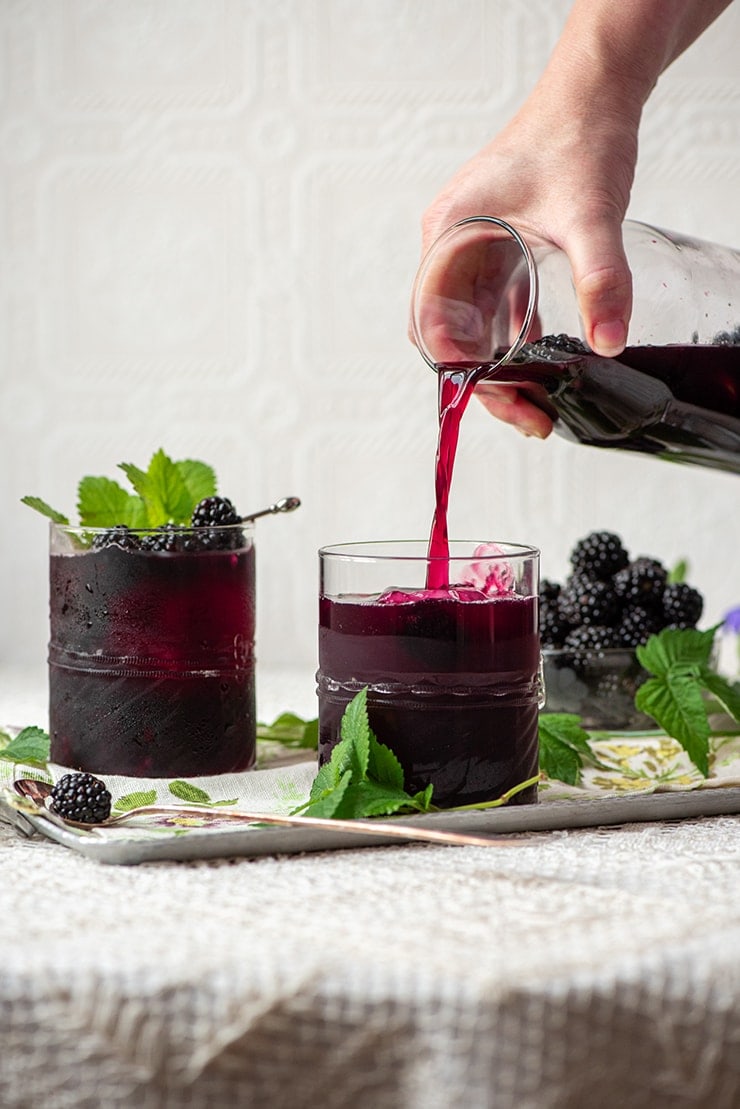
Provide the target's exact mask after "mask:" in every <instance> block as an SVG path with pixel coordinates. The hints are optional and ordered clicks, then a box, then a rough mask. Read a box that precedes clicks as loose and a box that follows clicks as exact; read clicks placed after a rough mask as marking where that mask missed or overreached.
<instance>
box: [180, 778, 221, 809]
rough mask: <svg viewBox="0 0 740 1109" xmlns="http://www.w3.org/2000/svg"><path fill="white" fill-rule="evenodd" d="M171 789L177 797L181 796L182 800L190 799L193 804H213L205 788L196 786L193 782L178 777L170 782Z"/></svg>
mask: <svg viewBox="0 0 740 1109" xmlns="http://www.w3.org/2000/svg"><path fill="white" fill-rule="evenodd" d="M169 791H170V793H173V794H174V795H175V797H179V798H180V800H181V801H190V802H191V804H193V805H211V804H213V802H212V801H211V798H210V797H209V795H208V794H207V793H206V791H205V790H204V789H200V788H199V787H198V786H194V785H193V784H192V783H191V782H184V781H183V780H182V779H181V778H178V779H177V780H176V781H174V782H170V784H169Z"/></svg>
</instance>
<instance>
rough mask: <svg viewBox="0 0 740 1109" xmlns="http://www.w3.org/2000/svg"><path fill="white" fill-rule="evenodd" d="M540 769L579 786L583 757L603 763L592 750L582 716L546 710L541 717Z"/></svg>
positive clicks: (597, 763)
mask: <svg viewBox="0 0 740 1109" xmlns="http://www.w3.org/2000/svg"><path fill="white" fill-rule="evenodd" d="M539 739H540V770H542V772H543V773H544V774H546V775H547V777H548V778H557V779H559V781H561V782H567V783H568V785H572V786H576V785H578V784H579V782H580V780H581V770H582V769H583V760H584V759H587V760H588V761H589V762H591V763H594V765H596V766H600V765H601V763H600V762H599V760H598V759H597V758H596V756H595V755H594V753H593V751H592V750H591V744H590V742H589V737H588V732H586V731H585V730H584V729H583V728H582V727H581V720H580V717H579V716H576V715H574V714H573V713H569V712H543V713H540V718H539Z"/></svg>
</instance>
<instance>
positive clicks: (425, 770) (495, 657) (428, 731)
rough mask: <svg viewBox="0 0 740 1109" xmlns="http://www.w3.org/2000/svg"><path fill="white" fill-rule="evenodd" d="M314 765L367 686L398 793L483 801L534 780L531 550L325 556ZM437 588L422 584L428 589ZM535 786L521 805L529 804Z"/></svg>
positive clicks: (397, 548) (538, 688) (334, 552)
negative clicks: (400, 780) (400, 775)
mask: <svg viewBox="0 0 740 1109" xmlns="http://www.w3.org/2000/svg"><path fill="white" fill-rule="evenodd" d="M319 563H320V595H319V671H318V675H317V681H318V695H319V760H320V762H325V761H326V760H327V759H328V758H329V757H330V754H331V750H332V748H333V747H334V745H335V744H336V743H337V742H338V740H339V738H340V727H341V719H342V715H343V713H344V710H345V708H346V706H347V704H348V703H349V702H350V701H351V700H352V698H353V697H354V696H355V695H356V694H357V693H358V691H359V690H361V689H362V688H363V687H365V686H366V687H367V689H368V694H367V706H368V716H369V720H370V726H371V728H372V729H373V731H374V732H375V734H376V736H377V737H378V739H379V740H380V742H381V743H384V744H386V745H387V746H388V747H390V748H391V749H392V750H393V751H394V752H395V754H396V756H397V757H398V759H399V761H400V763H401V765H402V767H403V770H404V776H405V785H406V789H407V790H408V791H409V792H411V793H415V792H417V791H419V790H421V789H424V788H425V787H426V786H427V785H428V784H429V783H430V782H431V783H432V784H433V786H434V792H433V797H432V800H433V803H434V804H436V805H439V806H440V807H450V806H453V805H462V804H475V803H480V802H481V801H490V800H493V799H495V798H496V797H499V796H500V795H501V794H502V793H504V792H505V791H507V790H509V789H511V788H512V787H514V786H516V785H519V784H520V783H521V782H523V781H526V780H527V779H529V778H531V777H533V776H535V775H536V774H537V770H538V743H537V714H538V708H539V705H540V703H541V698H542V682H541V671H540V646H539V635H538V587H539V586H538V576H539V552H538V551H537V550H536V549H535V548H533V547H525V546H521V545H517V544H512V543H497V544H490V543H486V544H481V543H475V542H465V541H451V542H450V544H449V557H446V556H440V557H430V555H429V553H428V550H427V544H426V543H424V542H421V541H405V540H402V541H391V542H377V543H347V544H339V545H335V546H329V547H324V548H322V549H321V550H320V551H319ZM442 580H444V581H445V582H446V583H448V584H446V585H445V586H443V587H439V588H429V587H428V584H427V583H428V582H429V581H435V582H439V581H442ZM536 798H537V789H536V786H530V787H528V788H527V789H526V790H524V791H522V792H521V793H519V794H516V795H515V797H514V799H513V800H514V801H515V802H517V803H522V802H531V801H535V800H536Z"/></svg>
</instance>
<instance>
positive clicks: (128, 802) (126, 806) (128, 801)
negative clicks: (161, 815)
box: [113, 789, 157, 813]
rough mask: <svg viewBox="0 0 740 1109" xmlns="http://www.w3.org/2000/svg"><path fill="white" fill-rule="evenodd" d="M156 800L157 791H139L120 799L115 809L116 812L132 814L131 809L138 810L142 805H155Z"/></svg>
mask: <svg viewBox="0 0 740 1109" xmlns="http://www.w3.org/2000/svg"><path fill="white" fill-rule="evenodd" d="M156 800H157V791H156V789H146V790H137V791H135V792H134V793H126V794H124V795H123V797H119V798H118V800H117V801H116V803H115V805H114V806H113V809H114V811H115V812H121V813H124V812H131V809H138V808H140V807H141V806H142V805H153V804H154V802H155V801H156Z"/></svg>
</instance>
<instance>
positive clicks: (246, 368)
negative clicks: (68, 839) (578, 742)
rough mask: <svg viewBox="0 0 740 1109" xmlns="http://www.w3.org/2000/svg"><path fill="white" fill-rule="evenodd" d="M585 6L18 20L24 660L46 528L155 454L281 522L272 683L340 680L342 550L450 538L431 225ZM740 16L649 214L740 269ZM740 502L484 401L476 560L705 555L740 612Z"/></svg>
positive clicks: (63, 7) (265, 576)
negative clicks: (520, 552) (288, 675)
mask: <svg viewBox="0 0 740 1109" xmlns="http://www.w3.org/2000/svg"><path fill="white" fill-rule="evenodd" d="M568 7H569V4H568V2H567V0H527V3H516V2H515V0H501V2H497V0H456V2H455V3H451V2H450V0H156V2H155V0H119V2H117V3H111V2H110V0H0V374H1V377H0V388H1V390H2V404H1V405H0V444H1V447H0V449H1V450H2V466H1V467H0V497H1V498H2V507H3V526H2V529H1V530H0V544H1V546H0V552H1V557H2V572H1V573H0V620H1V621H2V636H1V637H0V662H8V663H28V664H41V665H43V661H44V659H45V651H46V641H47V634H48V632H47V554H46V544H47V538H46V526H45V523H44V521H43V520H42V519H41V518H40V517H37V516H36V515H35V514H34V513H32V512H31V511H30V510H29V509H27V508H25V507H23V506H22V505H20V504H19V498H20V497H21V496H22V495H23V494H24V493H36V494H38V495H41V496H43V497H44V498H45V499H47V500H48V501H50V502H51V503H52V504H54V505H55V506H57V507H59V508H60V509H62V510H65V511H67V512H68V513H69V514H72V515H73V514H74V512H75V492H76V483H77V480H78V478H79V477H80V476H82V474H84V473H92V474H106V475H108V476H116V464H117V463H118V462H121V461H133V462H135V463H137V464H139V465H146V463H147V461H148V459H149V457H150V455H151V454H152V452H153V451H154V450H156V449H157V448H158V447H159V446H164V448H165V449H166V450H167V451H168V452H169V453H170V454H172V455H173V456H174V457H176V458H182V457H196V458H203V459H205V460H206V461H209V462H211V463H212V464H213V465H214V466H215V467H216V469H217V471H218V473H219V475H220V479H221V481H220V485H221V491H222V492H223V493H224V494H226V495H230V496H231V497H232V499H233V500H234V501H235V502H236V503H237V505H238V507H239V508H240V509H241V510H242V511H244V512H247V511H252V510H256V509H258V508H260V507H262V506H263V505H267V504H269V503H271V502H272V501H274V500H276V499H277V498H279V497H282V496H284V495H286V494H296V495H298V496H300V497H301V498H302V500H303V506H302V507H301V509H299V511H298V512H297V513H296V514H295V515H293V516H289V517H281V518H271V519H267V520H264V521H261V522H260V524H259V526H258V551H259V561H258V573H259V593H258V616H259V618H258V644H257V654H258V659H259V662H260V664H261V665H270V666H277V665H284V666H305V667H313V666H314V664H315V656H316V633H315V624H316V585H317V556H316V550H317V548H318V547H319V546H320V545H321V544H323V543H331V542H339V541H342V540H350V539H368V538H369V539H372V538H401V537H406V538H408V537H415V538H418V537H423V536H425V535H426V533H427V531H428V526H429V521H430V517H431V510H432V497H433V453H434V446H435V435H436V427H435V403H436V395H435V380H434V377H433V375H432V374H431V372H430V371H429V370H428V369H427V368H426V366H425V365H424V363H423V362H422V360H421V358H420V356H418V355H417V354H416V352H415V351H414V349H413V348H412V347H411V346H410V344H409V343H408V341H407V338H406V321H407V306H408V297H409V289H410V285H411V280H412V278H413V274H414V271H415V269H416V264H417V261H418V251H419V241H420V236H419V222H420V218H421V214H422V212H423V210H424V208H425V206H426V205H427V204H428V203H429V201H430V200H431V199H432V198H433V197H434V195H435V194H436V192H437V191H438V189H439V188H440V187H441V186H442V185H443V184H444V183H445V182H446V180H447V179H448V177H449V176H450V175H451V174H452V172H453V171H454V170H455V169H456V168H457V167H458V165H459V164H460V163H461V162H463V161H464V160H465V159H467V158H468V157H469V156H470V155H472V154H473V153H474V152H475V151H476V150H477V149H479V148H480V147H481V146H482V145H483V144H484V142H486V141H487V140H488V139H489V138H490V137H491V136H492V135H493V134H495V132H496V131H497V130H498V129H499V128H500V127H501V126H503V124H504V123H505V122H506V121H507V120H508V119H509V117H510V116H511V115H512V113H513V112H514V110H515V109H516V108H517V107H518V105H519V104H520V103H521V101H522V100H523V99H524V98H525V96H526V94H527V92H528V91H529V89H530V88H531V86H532V84H533V83H534V81H535V80H536V77H537V76H538V74H539V72H540V71H541V69H542V67H543V65H544V63H545V60H546V58H547V55H548V53H549V51H550V49H551V47H552V45H553V44H554V42H555V40H556V38H557V35H558V33H559V29H560V27H561V26H562V23H563V21H564V18H565V15H566V12H567V10H568ZM739 42H740V5H738V4H735V5H733V6H732V7H731V8H730V9H729V10H728V11H727V12H726V13H725V14H724V15H723V16H721V17H720V19H719V21H718V22H717V23H716V24H715V25H714V26H713V27H712V28H711V29H710V30H709V31H708V32H707V33H706V34H705V36H704V37H703V38H702V40H700V42H699V43H698V44H696V45H695V46H694V47H693V48H692V50H691V51H690V52H689V53H688V54H687V55H685V56H684V57H683V58H682V59H680V60H679V61H678V62H677V63H676V64H674V66H673V67H672V68H671V69H670V70H669V71H668V73H667V74H666V75H665V76H664V77H663V78H662V79H661V81H660V82H659V85H658V88H657V90H656V92H655V94H654V96H653V98H652V100H651V102H650V104H649V107H648V109H647V112H646V115H645V119H644V124H643V129H642V134H641V140H642V141H641V150H640V161H639V167H638V174H637V180H636V183H635V188H634V192H633V201H632V205H631V208H630V212H629V214H630V215H631V216H633V217H634V218H637V219H642V220H645V221H648V222H653V223H657V224H659V225H662V226H664V227H669V228H671V227H672V228H675V229H678V230H681V231H684V232H687V233H690V234H694V235H698V236H700V237H703V238H707V239H715V240H717V241H719V242H725V243H728V244H732V245H735V246H737V245H740V206H739V205H738V196H740V189H739V187H738V186H739V185H740V77H739V76H738V75H739V74H740V69H739V68H738V61H737V46H738V43H739ZM738 493H740V484H738V480H737V478H736V477H733V476H729V475H722V474H714V473H712V472H711V471H702V470H699V469H691V468H681V467H674V466H670V465H668V464H667V463H664V462H661V461H659V460H654V459H649V458H642V457H640V456H630V455H624V454H619V453H616V454H611V453H607V452H604V451H596V450H593V449H588V448H584V447H576V446H573V445H571V444H568V443H566V442H564V441H562V440H559V439H557V438H555V437H553V438H552V439H550V440H549V441H547V442H544V443H541V442H538V441H534V440H527V439H524V438H523V437H521V436H520V435H519V434H518V433H517V432H515V431H514V430H512V429H510V428H508V427H505V426H504V425H502V424H499V423H496V422H494V421H493V420H491V419H490V417H488V416H486V415H485V413H484V412H483V411H482V409H480V408H479V407H478V406H476V405H473V406H471V409H470V410H469V412H468V414H466V417H465V422H464V424H463V432H462V436H461V447H460V455H459V460H458V468H457V473H456V481H455V484H454V488H453V495H452V512H451V530H452V534H453V535H458V536H464V537H475V538H479V539H506V540H512V541H522V542H530V543H533V544H535V545H537V546H539V547H540V548H541V550H542V568H543V573H544V574H545V575H547V576H548V577H556V578H557V577H562V576H563V575H564V574H565V573H566V572H567V555H568V552H569V550H570V548H571V546H572V545H573V543H574V541H575V540H576V539H578V538H579V537H580V536H582V535H583V534H585V533H586V532H587V531H590V530H592V529H594V528H609V529H612V530H616V531H618V532H620V533H621V534H622V536H623V538H624V540H625V543H626V544H627V546H628V548H629V549H630V551H631V553H632V554H652V555H656V556H658V557H661V558H663V559H664V560H665V561H666V562H667V563H669V564H672V563H674V562H675V561H677V560H678V559H679V558H681V557H686V558H688V559H689V562H690V566H691V580H692V582H693V583H694V584H695V585H697V586H698V587H699V588H700V589H702V591H703V592H704V593H705V595H706V598H707V614H706V617H707V618H706V620H705V621H704V622H705V624H706V623H707V621H708V620H713V619H715V618H716V617H718V616H720V615H721V614H722V613H723V612H724V611H725V609H726V608H728V607H730V606H731V605H732V604H736V603H740V559H739V558H738V550H739V549H740V513H739V512H738Z"/></svg>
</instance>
